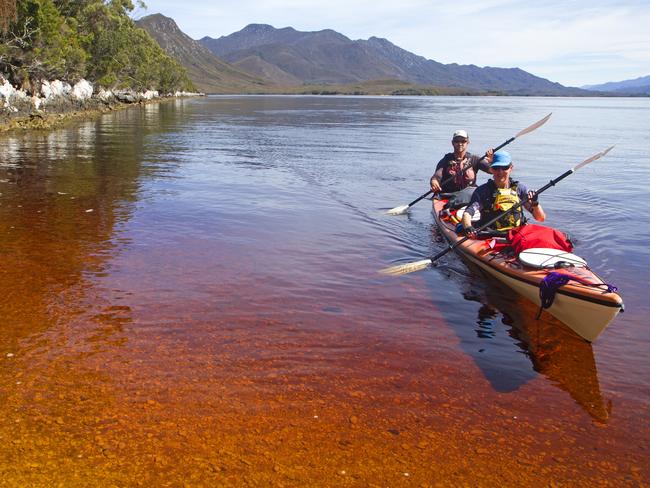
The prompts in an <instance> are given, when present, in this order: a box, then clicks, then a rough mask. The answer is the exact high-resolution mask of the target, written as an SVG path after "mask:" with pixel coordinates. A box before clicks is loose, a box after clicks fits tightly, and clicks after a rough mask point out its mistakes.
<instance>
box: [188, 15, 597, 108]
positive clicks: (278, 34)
mask: <svg viewBox="0 0 650 488" xmlns="http://www.w3.org/2000/svg"><path fill="white" fill-rule="evenodd" d="M198 42H199V43H201V44H202V45H203V46H205V47H207V48H208V49H210V51H211V52H212V53H213V54H215V55H216V56H217V57H220V58H221V59H223V60H225V61H227V62H229V63H231V64H233V65H235V66H238V63H240V62H241V61H242V60H243V59H247V60H248V61H247V64H246V69H247V71H249V72H250V73H251V74H255V75H257V76H262V71H261V66H262V65H264V66H266V67H267V72H268V66H269V65H273V66H275V67H276V68H277V69H279V70H280V71H278V72H277V73H278V74H281V75H282V76H284V77H285V79H291V78H296V79H297V80H299V81H300V82H302V83H304V84H310V83H358V82H364V81H369V80H372V79H397V80H402V81H408V82H410V83H415V84H426V85H434V86H441V87H452V88H463V89H473V90H479V91H484V92H486V93H490V92H499V93H507V94H511V95H574V96H580V95H586V94H587V93H589V92H586V91H585V90H581V89H579V88H571V87H564V86H562V85H561V84H559V83H555V82H552V81H549V80H546V79H544V78H541V77H538V76H535V75H533V74H531V73H528V72H526V71H524V70H522V69H520V68H494V67H482V68H481V67H478V66H475V65H459V64H456V63H451V64H442V63H439V62H437V61H434V60H430V59H426V58H424V57H423V56H419V55H416V54H413V53H411V52H409V51H406V50H405V49H402V48H400V47H399V46H396V45H395V44H393V43H392V42H390V41H389V40H388V39H385V38H380V37H375V36H373V37H370V38H369V39H367V40H354V41H353V40H351V39H349V38H348V37H346V36H345V35H343V34H340V33H338V32H336V31H333V30H332V29H324V30H321V31H313V32H301V31H297V30H296V29H294V28H292V27H284V28H280V29H277V28H275V27H273V26H271V25H269V24H249V25H247V26H246V27H244V28H243V29H241V30H240V31H237V32H234V33H232V34H229V35H227V36H221V37H219V38H217V39H214V38H211V37H209V36H204V37H203V38H202V39H200V40H199V41H198ZM253 60H255V62H253ZM273 81H276V80H273ZM589 94H591V95H592V93H589Z"/></svg>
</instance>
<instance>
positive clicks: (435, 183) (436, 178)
mask: <svg viewBox="0 0 650 488" xmlns="http://www.w3.org/2000/svg"><path fill="white" fill-rule="evenodd" d="M444 161H445V158H442V159H441V160H440V161H439V162H438V165H437V166H436V172H435V173H433V176H432V177H431V179H430V180H429V184H430V185H431V191H432V192H434V193H440V192H441V191H442V187H441V186H440V182H441V181H442V168H443V165H444Z"/></svg>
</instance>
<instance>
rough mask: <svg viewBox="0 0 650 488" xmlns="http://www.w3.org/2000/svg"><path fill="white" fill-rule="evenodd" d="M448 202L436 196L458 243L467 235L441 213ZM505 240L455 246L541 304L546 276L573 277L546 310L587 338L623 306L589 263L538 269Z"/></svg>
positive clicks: (444, 229)
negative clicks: (519, 257) (560, 275)
mask: <svg viewBox="0 0 650 488" xmlns="http://www.w3.org/2000/svg"><path fill="white" fill-rule="evenodd" d="M445 203H446V200H438V199H434V200H433V214H434V217H435V220H436V223H437V224H438V227H439V228H440V231H441V233H442V234H443V236H444V237H445V239H446V240H447V241H448V242H449V244H450V245H455V244H456V243H457V242H458V241H460V240H461V239H462V238H463V237H464V236H458V235H457V234H456V231H455V228H456V223H455V222H454V221H452V220H451V219H450V218H449V216H446V215H443V216H441V211H442V210H443V208H444V205H445ZM503 241H504V239H492V238H487V239H467V240H466V241H465V242H462V243H460V244H458V245H457V247H455V249H454V250H455V251H456V252H457V253H458V254H459V255H460V256H461V257H462V258H464V259H465V260H467V261H469V262H471V263H473V264H475V265H477V266H479V267H480V268H481V269H482V270H484V271H485V272H487V273H488V274H490V275H491V276H493V277H495V278H496V279H498V280H499V281H501V282H503V283H505V284H506V285H508V286H509V287H510V288H512V289H513V290H515V291H516V292H518V293H519V294H521V295H522V296H524V297H526V298H527V299H529V300H530V301H532V302H533V303H534V304H536V305H537V306H540V305H541V299H540V294H539V287H540V283H541V282H542V280H543V279H544V278H545V277H546V276H548V274H549V273H551V272H556V273H561V274H565V275H568V276H569V278H572V279H571V281H569V282H568V283H567V284H565V285H564V286H562V287H560V288H559V289H558V290H557V292H556V295H555V299H554V301H553V304H552V305H551V307H550V308H548V309H546V311H547V312H549V313H551V314H552V315H553V316H555V317H556V318H557V319H559V320H560V321H562V322H564V323H565V324H566V325H568V326H569V327H570V328H571V329H572V330H573V331H574V332H576V333H577V334H578V335H580V336H581V337H583V338H584V339H586V340H587V341H590V342H592V341H594V340H595V339H596V338H597V337H598V336H599V335H600V333H601V332H602V331H603V330H604V329H605V328H606V327H607V325H609V323H610V322H611V321H612V320H613V319H614V317H616V315H617V314H618V313H619V312H620V311H622V310H623V300H622V299H621V297H620V296H619V295H618V294H617V293H615V292H610V291H609V288H608V286H607V284H606V283H605V282H604V281H603V280H602V279H601V278H600V277H599V276H598V275H597V274H596V273H594V272H593V271H591V270H590V269H589V268H588V267H587V266H584V267H580V266H576V267H573V266H571V267H568V268H558V269H554V268H550V269H549V268H545V269H536V268H533V267H530V266H527V265H525V264H523V263H522V262H521V261H519V259H518V258H517V256H516V255H515V254H514V253H513V252H512V249H511V248H510V247H509V246H508V245H507V243H506V242H503Z"/></svg>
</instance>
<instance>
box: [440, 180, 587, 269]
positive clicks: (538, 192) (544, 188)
mask: <svg viewBox="0 0 650 488" xmlns="http://www.w3.org/2000/svg"><path fill="white" fill-rule="evenodd" d="M574 171H575V169H573V168H572V169H570V170H568V171H566V172H564V173H562V174H561V175H560V176H558V177H557V178H555V179H554V180H551V181H549V182H548V183H546V185H544V186H543V187H541V188H540V189H539V190H537V192H536V193H537V195H539V194H540V193H542V192H545V191H546V190H548V189H549V188H551V187H552V186H555V185H557V184H558V183H559V182H560V181H562V180H563V179H564V178H566V177H567V176H569V175H571V174H573V173H574ZM528 201H530V198H526V200H524V201H523V202H519V203H518V204H517V205H513V206H512V207H510V209H509V210H507V211H505V212H504V213H502V214H501V215H497V216H496V217H495V218H493V219H491V220H489V221H488V222H486V223H485V224H483V225H482V226H480V227H479V228H478V229H476V232H480V231H482V230H484V229H486V228H488V227H489V226H491V225H492V224H494V223H495V222H496V221H498V220H501V219H502V218H503V217H506V216H507V215H510V214H511V213H513V212H515V211H517V210H518V209H519V208H520V207H521V206H522V205H524V204H525V203H527V202H528ZM467 239H470V237H469V236H465V237H463V238H462V239H461V240H460V241H456V242H455V243H454V244H452V245H451V246H448V247H447V249H444V250H442V251H440V252H439V253H438V254H436V255H435V256H433V257H432V258H431V263H432V264H433V263H434V262H435V261H437V260H438V259H440V258H441V257H443V256H444V255H445V254H447V253H448V252H449V251H453V250H454V249H456V248H457V247H458V246H460V245H461V244H462V243H463V242H465V241H466V240H467Z"/></svg>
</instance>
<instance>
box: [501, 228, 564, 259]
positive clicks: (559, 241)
mask: <svg viewBox="0 0 650 488" xmlns="http://www.w3.org/2000/svg"><path fill="white" fill-rule="evenodd" d="M508 240H509V241H510V245H511V246H512V248H513V249H514V251H515V252H516V253H517V254H519V253H520V252H522V251H525V250H526V249H531V248H533V247H543V248H548V249H560V250H562V251H566V252H571V251H573V244H571V241H570V240H569V238H568V237H567V236H566V235H565V234H564V233H563V232H560V231H559V230H555V229H553V228H551V227H544V226H543V225H536V224H526V225H522V226H521V227H517V228H516V229H512V230H510V231H508Z"/></svg>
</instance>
